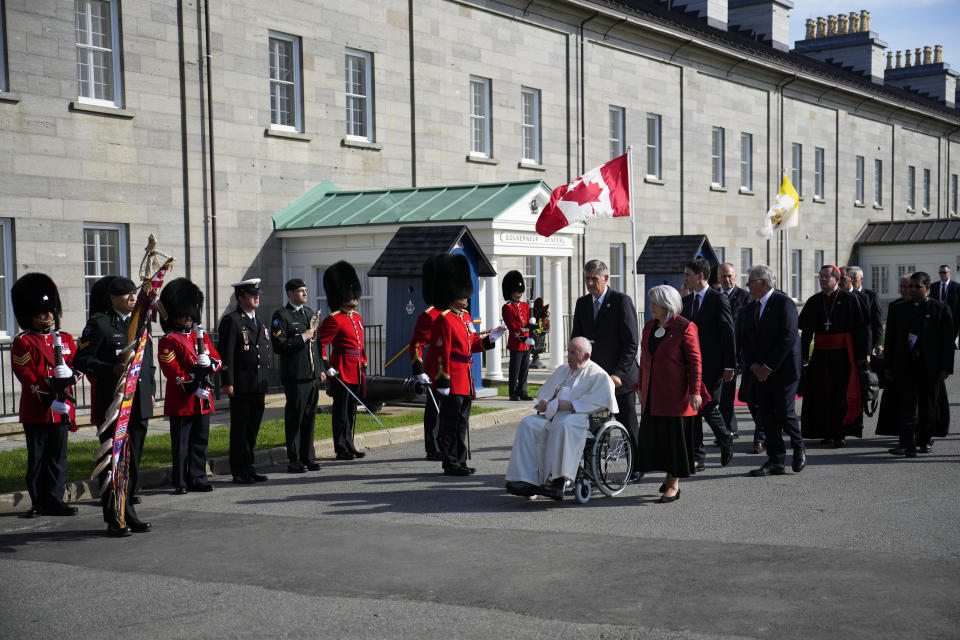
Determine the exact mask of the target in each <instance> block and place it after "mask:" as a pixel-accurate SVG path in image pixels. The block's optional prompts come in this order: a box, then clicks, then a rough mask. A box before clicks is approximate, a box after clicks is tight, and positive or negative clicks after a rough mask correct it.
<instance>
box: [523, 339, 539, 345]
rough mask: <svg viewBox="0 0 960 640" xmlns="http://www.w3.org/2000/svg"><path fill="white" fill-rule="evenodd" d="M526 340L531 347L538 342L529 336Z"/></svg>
mask: <svg viewBox="0 0 960 640" xmlns="http://www.w3.org/2000/svg"><path fill="white" fill-rule="evenodd" d="M524 342H525V343H527V344H528V345H530V346H531V347H532V346H533V345H534V344H536V342H535V341H534V339H533V338H527V339H526V340H524Z"/></svg>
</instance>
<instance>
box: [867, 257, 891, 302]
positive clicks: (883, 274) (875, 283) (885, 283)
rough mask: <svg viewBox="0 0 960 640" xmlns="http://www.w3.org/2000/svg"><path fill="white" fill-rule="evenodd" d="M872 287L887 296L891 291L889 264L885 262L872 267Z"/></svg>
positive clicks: (881, 294) (878, 293) (879, 293)
mask: <svg viewBox="0 0 960 640" xmlns="http://www.w3.org/2000/svg"><path fill="white" fill-rule="evenodd" d="M870 288H871V289H873V290H874V291H876V292H877V295H880V296H885V295H888V294H889V293H890V267H889V266H887V265H885V264H875V265H873V266H871V267H870Z"/></svg>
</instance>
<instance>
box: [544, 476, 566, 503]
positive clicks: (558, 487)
mask: <svg viewBox="0 0 960 640" xmlns="http://www.w3.org/2000/svg"><path fill="white" fill-rule="evenodd" d="M564 488H566V481H565V480H564V479H563V478H557V479H556V480H554V481H553V482H551V483H550V484H549V485H544V486H543V487H541V488H540V491H539V493H540V494H541V495H544V496H547V497H548V498H550V499H552V500H556V501H557V502H563V490H564Z"/></svg>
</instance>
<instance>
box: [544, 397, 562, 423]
mask: <svg viewBox="0 0 960 640" xmlns="http://www.w3.org/2000/svg"><path fill="white" fill-rule="evenodd" d="M559 408H560V401H559V400H558V399H557V398H554V399H553V400H551V401H550V402H548V403H547V410H546V411H544V412H543V417H544V418H546V419H547V420H553V416H555V415H557V409H559Z"/></svg>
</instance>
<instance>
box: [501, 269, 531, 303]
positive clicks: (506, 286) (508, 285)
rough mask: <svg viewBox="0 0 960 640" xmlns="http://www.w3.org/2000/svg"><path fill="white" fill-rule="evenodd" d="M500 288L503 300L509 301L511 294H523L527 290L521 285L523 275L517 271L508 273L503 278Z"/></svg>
mask: <svg viewBox="0 0 960 640" xmlns="http://www.w3.org/2000/svg"><path fill="white" fill-rule="evenodd" d="M500 286H502V287H503V299H504V300H510V299H512V297H513V294H515V293H523V292H524V291H526V289H527V288H526V287H525V286H524V284H523V274H521V273H520V272H519V271H508V272H507V275H505V276H503V282H502V283H500Z"/></svg>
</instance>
